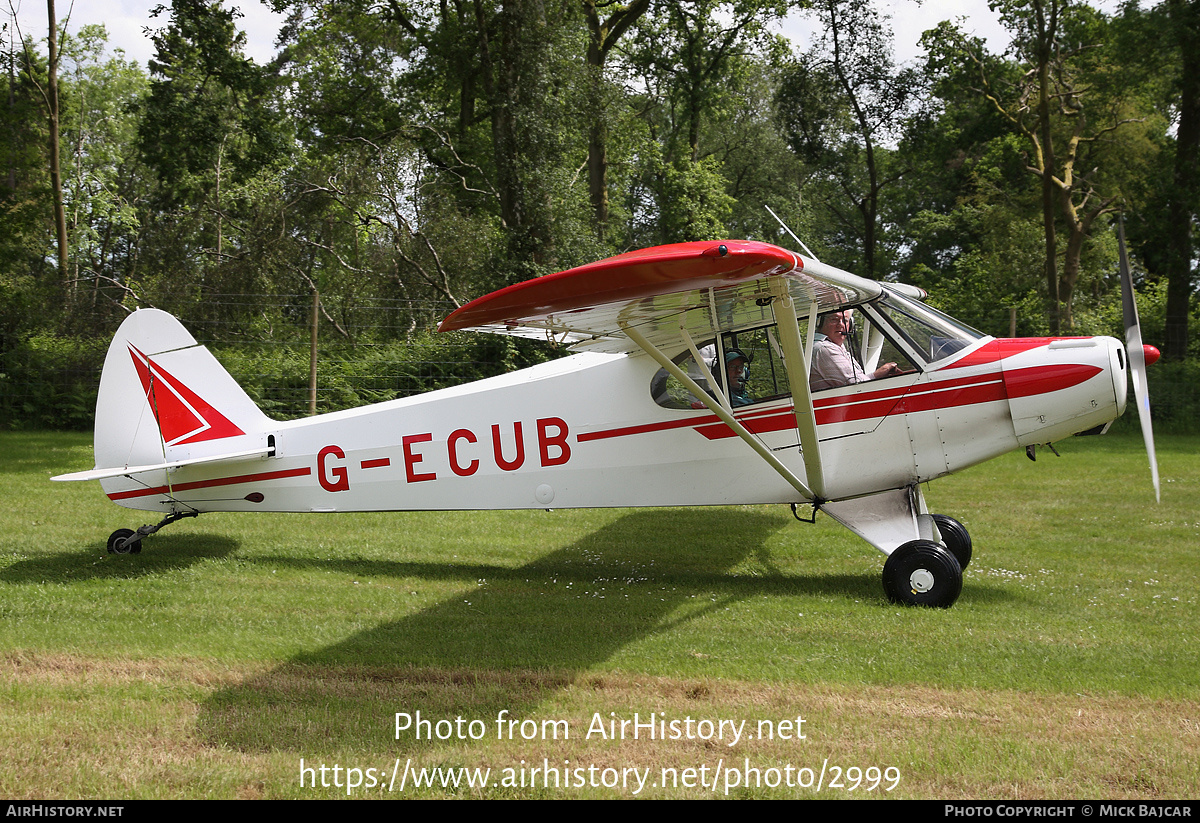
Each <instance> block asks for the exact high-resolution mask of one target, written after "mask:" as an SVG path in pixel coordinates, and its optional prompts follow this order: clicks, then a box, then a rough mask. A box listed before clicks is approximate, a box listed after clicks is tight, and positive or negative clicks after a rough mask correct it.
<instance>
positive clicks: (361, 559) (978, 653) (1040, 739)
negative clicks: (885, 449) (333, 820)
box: [0, 434, 1200, 799]
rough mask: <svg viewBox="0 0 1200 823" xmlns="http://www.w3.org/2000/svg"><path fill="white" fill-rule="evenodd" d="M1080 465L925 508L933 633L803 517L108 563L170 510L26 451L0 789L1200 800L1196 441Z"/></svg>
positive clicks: (989, 474) (554, 520)
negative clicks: (130, 500) (946, 533)
mask: <svg viewBox="0 0 1200 823" xmlns="http://www.w3.org/2000/svg"><path fill="white" fill-rule="evenodd" d="M1059 450H1060V451H1061V452H1062V458H1061V459H1056V458H1054V457H1053V456H1052V455H1049V453H1048V452H1041V453H1040V454H1039V459H1038V460H1037V462H1036V463H1031V462H1029V461H1028V460H1026V459H1025V457H1024V455H1023V454H1013V455H1009V456H1008V457H1005V458H1003V459H1000V460H997V461H993V462H991V463H988V464H985V465H983V466H979V467H976V468H975V469H972V470H970V471H967V472H964V473H963V474H961V475H957V476H955V477H952V478H949V479H947V480H943V481H939V482H938V483H934V484H932V485H931V486H930V487H929V488H928V489H927V491H926V494H927V497H928V499H929V501H930V504H931V506H932V507H933V509H934V510H935V511H942V512H945V513H947V514H952V515H954V516H956V517H958V518H959V519H960V520H962V521H963V522H964V523H965V524H966V525H967V526H968V528H969V529H970V530H971V534H972V536H973V538H974V541H975V559H974V560H973V561H972V564H971V566H970V567H969V568H968V569H967V571H966V574H965V581H964V587H963V594H962V596H961V598H960V599H959V601H958V603H957V604H956V605H955V606H954V607H953V608H952V609H949V610H923V609H908V608H899V607H896V606H892V605H890V604H889V603H888V602H887V601H886V600H885V598H884V596H883V594H882V588H881V584H880V569H881V567H882V561H883V558H882V556H881V555H879V554H878V553H877V552H875V551H874V550H873V549H871V548H870V547H868V546H867V545H866V544H865V543H862V542H861V541H860V540H859V539H858V538H856V537H854V536H853V535H852V534H850V533H849V532H847V531H845V530H844V529H841V528H840V527H839V526H837V525H836V524H835V523H833V522H832V521H831V520H830V519H828V518H825V517H819V518H818V521H817V523H816V525H809V524H802V523H797V522H796V521H795V520H794V519H793V518H792V516H791V513H790V512H788V511H787V510H786V509H785V508H783V507H774V508H761V507H744V508H742V507H731V508H716V509H683V510H604V511H573V512H570V511H556V512H549V513H548V512H492V513H474V514H471V513H454V514H388V515H373V514H366V515H324V516H310V515H219V514H216V515H205V516H204V517H201V518H198V519H197V520H191V521H185V522H182V523H179V524H176V525H174V526H172V527H169V528H168V529H166V530H164V531H163V532H161V533H160V534H158V535H155V536H153V537H151V538H149V539H148V540H147V541H146V548H145V551H144V552H143V553H142V554H140V555H134V556H111V555H108V554H107V553H106V552H105V549H104V541H105V539H106V538H107V536H108V534H109V533H110V532H111V531H112V530H113V529H116V528H119V527H123V526H129V527H135V526H137V525H140V524H141V523H142V522H145V515H144V514H139V513H136V512H130V511H127V510H124V509H120V508H118V507H116V506H114V505H112V504H111V503H109V502H108V501H107V499H106V498H105V497H104V495H103V494H102V493H101V491H100V489H99V485H98V484H95V483H90V484H57V483H50V482H49V481H48V478H49V477H50V475H52V474H57V473H60V472H64V471H70V470H77V469H82V468H87V467H90V466H91V465H92V462H91V452H90V438H89V437H87V436H80V435H67V434H2V435H0V478H2V480H3V484H4V485H3V488H4V489H5V491H6V499H5V506H4V510H3V512H2V513H0V523H2V524H3V531H2V533H3V535H4V537H3V538H2V542H0V655H2V658H0V733H2V738H0V739H2V741H3V742H2V743H0V760H2V762H3V763H4V764H5V766H6V768H4V769H3V770H0V796H2V797H8V798H122V799H123V798H163V797H167V798H174V797H214V798H228V797H245V798H258V797H264V798H309V797H345V796H347V795H349V796H352V797H411V796H426V797H427V796H464V797H480V796H482V797H559V798H561V797H594V796H598V797H630V796H638V797H685V798H690V797H710V796H715V797H725V796H730V797H814V796H815V797H920V798H1077V797H1092V798H1106V799H1118V798H1197V797H1200V638H1198V636H1197V629H1198V628H1200V602H1198V599H1200V567H1198V564H1197V554H1198V552H1197V548H1198V546H1200V457H1198V455H1200V438H1194V437H1190V438H1189V437H1162V438H1160V442H1159V457H1160V463H1161V468H1162V474H1163V480H1164V483H1163V502H1162V503H1161V504H1159V505H1155V504H1154V500H1153V492H1152V491H1151V490H1150V482H1149V477H1148V475H1149V472H1148V469H1147V467H1146V464H1145V455H1144V453H1143V452H1142V447H1141V442H1140V438H1136V437H1134V436H1123V435H1122V436H1111V435H1110V436H1108V437H1105V438H1080V439H1076V440H1072V441H1069V442H1064V443H1062V444H1059ZM417 712H420V718H421V719H422V720H424V721H427V723H428V725H423V726H420V727H416V726H415V724H414V726H413V727H410V728H407V729H404V730H402V731H401V732H399V733H397V731H396V725H397V721H396V715H397V713H401V714H403V715H408V716H409V718H410V720H414V721H415V720H416V713H417ZM635 713H636V715H637V719H638V720H639V721H641V722H642V723H643V724H644V723H646V721H647V719H653V720H654V721H655V722H656V724H665V725H656V726H655V732H656V733H655V735H654V739H647V737H648V734H647V728H646V726H642V727H641V730H640V732H639V735H638V739H636V740H635V739H632V734H633V729H632V727H627V728H626V737H625V739H606V737H607V732H609V730H610V729H613V726H611V725H610V723H611V722H614V721H620V720H628V721H632V720H634V716H635ZM498 717H502V718H503V721H504V722H500V723H498V722H497V718H498ZM458 718H461V722H460V723H455V721H456V719H458ZM798 718H800V719H802V720H803V723H798V722H797V719H798ZM689 719H690V721H691V722H690V723H689V722H688V721H689ZM438 721H442V722H441V723H440V724H439V722H438ZM508 721H515V722H513V723H512V724H511V725H506V723H507V722H508ZM743 721H744V725H740V726H739V724H741V723H743ZM601 725H602V726H603V730H604V732H605V733H606V734H605V735H601V733H600V731H599V728H600V726H601ZM416 728H419V729H420V731H421V735H420V737H422V738H429V737H433V738H434V739H432V740H431V739H417V737H418V735H417V733H416ZM660 730H662V731H665V732H666V735H665V736H666V739H663V735H661V734H659V733H658V732H659V731H660ZM616 731H618V732H619V731H620V726H619V724H618V725H617V726H616ZM589 732H590V734H589ZM739 732H740V737H739V738H738V739H737V740H736V742H735V741H734V740H733V739H731V738H732V736H733V735H735V734H738V733H739ZM768 733H771V734H772V735H773V736H768ZM439 734H440V735H441V736H443V737H446V738H447V739H436V738H437V737H438V736H439ZM473 735H475V736H480V737H481V739H472V736H473ZM564 735H568V737H566V739H564ZM801 735H803V737H801ZM498 738H499V739H498ZM302 764H303V765H302ZM397 764H398V767H397ZM406 764H408V771H407V773H406V772H405V769H406ZM322 766H324V767H325V770H324V771H323V772H322V771H321V767H322ZM335 766H336V767H337V769H336V770H335V769H334V767H335ZM547 767H549V770H547ZM418 768H421V769H433V768H444V769H447V770H449V769H459V768H466V769H490V770H491V771H490V773H489V778H488V785H487V786H485V787H479V786H474V787H468V786H467V785H466V783H465V779H466V773H465V772H454V773H453V774H454V775H455V776H457V777H459V778H460V780H462V785H459V786H458V787H453V786H451V787H447V788H443V787H442V786H441V785H435V786H432V787H430V786H422V787H416V786H414V785H413V779H414V778H413V773H412V769H418ZM304 769H307V770H308V771H304ZM535 769H536V770H538V771H533V770H535ZM856 769H858V770H860V771H856ZM394 770H396V771H397V772H398V773H399V774H402V775H405V777H404V779H405V781H406V783H405V787H404V789H403V790H402V791H401V790H400V788H399V780H400V778H399V777H397V778H396V781H395V782H394V783H393V784H392V786H391V791H388V785H387V784H388V783H389V782H390V781H392V775H393V771H394ZM635 770H636V771H635ZM689 770H690V771H689ZM806 770H811V771H806ZM822 770H824V776H822V777H820V779H819V782H820V788H819V789H818V788H817V783H818V776H819V775H821V773H822ZM552 773H553V776H552ZM425 774H426V775H429V774H431V773H430V772H426V773H425ZM437 774H438V777H444V776H445V775H449V774H451V772H449V771H447V772H439V773H437ZM555 776H556V777H557V778H558V780H559V784H558V787H557V788H555V784H554V782H553V779H554V777H555ZM302 779H303V780H304V781H305V785H301V782H302ZM643 780H644V783H639V781H643ZM714 780H715V783H714ZM313 782H316V783H317V786H316V787H315V788H314V787H313V785H312V784H313ZM355 782H358V783H359V784H360V785H358V786H356V787H354V788H352V789H348V788H347V783H355ZM548 782H549V785H547V783H548ZM734 782H736V783H737V785H735V786H730V785H729V784H731V783H734ZM747 782H748V783H750V785H747ZM322 783H325V784H327V785H324V786H322V785H321V784H322ZM579 783H583V784H585V785H582V786H580V785H577V784H579ZM701 783H703V785H700V784H701ZM772 783H775V784H776V785H774V786H772V785H770V784H772ZM788 783H791V784H792V785H790V786H789V785H787V784H788ZM831 783H832V784H833V785H831ZM839 783H840V784H841V785H838V784H839ZM380 784H382V785H380ZM595 784H600V785H595ZM604 784H610V785H607V786H606V785H604ZM727 788H728V791H727ZM888 789H890V791H888Z"/></svg>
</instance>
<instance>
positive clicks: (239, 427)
mask: <svg viewBox="0 0 1200 823" xmlns="http://www.w3.org/2000/svg"><path fill="white" fill-rule="evenodd" d="M272 425H273V424H272V423H271V420H270V419H269V418H268V417H267V416H266V415H264V414H263V413H262V411H261V410H260V409H259V408H258V406H257V405H255V403H254V401H253V400H251V399H250V397H249V396H248V395H247V394H246V392H245V391H243V390H242V388H241V386H239V385H238V384H237V382H236V381H235V380H234V379H233V377H231V376H230V374H229V372H227V371H226V370H225V368H224V367H223V366H221V364H220V363H219V362H217V359H216V358H215V357H213V355H212V353H211V352H209V351H208V349H207V348H205V347H204V346H202V345H199V344H198V343H197V342H196V340H195V338H193V337H192V335H191V334H189V333H188V331H187V329H185V328H184V327H183V325H182V324H181V323H180V322H179V321H178V320H176V319H175V318H174V317H172V316H171V315H169V314H167V313H166V312H163V311H159V310H158V309H139V310H138V311H135V312H134V313H133V314H131V315H130V316H129V317H127V318H126V319H125V322H123V323H122V324H121V326H120V328H119V329H117V333H116V335H115V336H114V337H113V341H112V343H111V345H110V346H109V348H108V354H107V356H106V357H105V359H104V371H103V372H102V374H101V376H100V391H99V394H98V396H97V398H96V429H95V440H94V446H95V454H96V466H97V468H107V467H119V466H137V465H148V464H154V463H160V462H163V461H165V460H172V459H179V458H188V457H204V456H207V455H212V454H220V453H224V452H230V451H235V450H237V449H242V448H247V444H249V443H251V441H253V442H254V443H257V442H258V441H259V440H261V439H262V436H263V435H262V433H263V432H264V431H265V430H266V429H268V428H269V427H271V426H272Z"/></svg>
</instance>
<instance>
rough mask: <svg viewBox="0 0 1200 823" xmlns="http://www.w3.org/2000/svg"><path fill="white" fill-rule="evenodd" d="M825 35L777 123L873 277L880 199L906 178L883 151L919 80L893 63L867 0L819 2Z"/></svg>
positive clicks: (790, 78) (796, 68)
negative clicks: (823, 188)
mask: <svg viewBox="0 0 1200 823" xmlns="http://www.w3.org/2000/svg"><path fill="white" fill-rule="evenodd" d="M813 13H814V14H815V15H816V16H817V18H818V20H819V21H820V22H821V26H822V31H823V33H822V35H821V38H820V39H819V40H818V41H817V43H816V44H814V46H813V47H812V48H811V49H810V50H809V51H808V52H807V53H805V54H803V55H801V56H800V58H799V59H798V60H796V61H795V62H794V63H793V64H792V66H791V67H790V69H789V70H788V71H787V72H786V74H785V75H784V79H783V82H782V84H781V87H780V91H779V94H778V96H777V105H778V108H779V117H780V120H781V121H782V125H783V129H784V132H785V134H786V135H787V137H788V141H789V143H790V144H791V146H792V148H793V150H795V151H796V152H797V154H799V155H800V156H801V157H802V158H803V159H804V160H805V161H806V162H807V163H809V164H811V165H812V166H813V168H814V169H815V170H816V171H817V172H818V173H819V174H820V175H821V176H822V177H823V178H824V179H825V181H826V182H827V183H828V184H829V185H830V186H831V188H832V190H833V191H832V192H830V193H829V194H826V195H825V197H824V200H825V203H826V206H827V207H828V208H829V210H830V211H831V212H832V213H833V215H834V216H835V219H836V223H837V225H838V226H839V227H840V228H841V230H842V231H844V232H845V233H846V234H847V235H849V236H850V237H851V238H853V239H854V241H855V244H856V246H857V248H858V251H859V253H860V255H861V257H860V260H861V272H862V274H863V275H864V276H866V277H878V276H880V274H881V272H880V271H879V268H880V267H879V264H878V260H877V258H878V246H879V234H880V228H881V226H880V214H881V198H882V197H883V194H884V191H885V189H887V188H888V187H890V186H893V185H894V184H895V183H896V182H897V181H899V180H900V178H901V177H903V175H904V173H905V171H906V168H907V167H906V165H905V164H904V163H902V162H897V161H896V160H897V159H896V158H895V157H894V156H893V155H892V154H891V153H890V152H889V151H888V149H887V144H888V143H894V142H895V140H896V139H897V138H898V137H899V134H900V127H901V126H902V124H903V123H904V121H905V119H906V117H907V115H908V113H909V109H910V107H911V104H912V101H913V100H914V99H915V98H917V97H918V96H919V95H920V94H921V90H922V87H923V83H922V81H921V76H920V75H919V74H918V73H917V71H916V70H915V69H913V68H909V67H897V66H895V64H894V63H893V61H892V55H891V46H890V42H891V34H890V32H889V31H888V29H887V25H886V22H885V20H884V19H883V18H881V17H880V15H879V14H878V12H876V11H875V9H874V8H873V7H872V5H871V4H870V3H869V2H864V0H818V2H815V3H814V5H813Z"/></svg>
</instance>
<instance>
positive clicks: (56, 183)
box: [46, 0, 68, 289]
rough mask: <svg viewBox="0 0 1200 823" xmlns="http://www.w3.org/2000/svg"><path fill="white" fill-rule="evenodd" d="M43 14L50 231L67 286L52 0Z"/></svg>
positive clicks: (65, 233)
mask: <svg viewBox="0 0 1200 823" xmlns="http://www.w3.org/2000/svg"><path fill="white" fill-rule="evenodd" d="M46 14H47V15H48V16H49V18H50V33H49V37H48V38H47V42H48V44H49V58H50V59H49V68H48V70H47V74H48V77H47V81H46V94H47V96H48V98H49V108H50V188H51V190H52V196H53V198H54V233H55V235H56V237H57V239H58V273H59V277H61V278H62V280H63V284H62V285H63V288H64V289H66V288H67V283H66V279H67V277H68V271H67V214H66V211H65V210H64V209H63V189H62V168H61V164H60V162H59V149H58V130H59V126H58V22H57V21H56V20H55V12H54V0H46Z"/></svg>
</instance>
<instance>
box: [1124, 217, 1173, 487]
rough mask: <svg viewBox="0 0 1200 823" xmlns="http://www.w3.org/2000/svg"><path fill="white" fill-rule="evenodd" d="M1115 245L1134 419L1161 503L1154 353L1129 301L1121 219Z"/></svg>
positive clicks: (1129, 281) (1130, 292)
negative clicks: (1153, 417) (1151, 377)
mask: <svg viewBox="0 0 1200 823" xmlns="http://www.w3.org/2000/svg"><path fill="white" fill-rule="evenodd" d="M1117 245H1118V248H1119V250H1120V255H1121V258H1120V260H1121V262H1120V270H1121V310H1122V315H1123V317H1124V320H1125V352H1126V354H1127V355H1128V356H1129V369H1130V372H1131V373H1132V375H1133V399H1134V402H1135V403H1137V410H1138V419H1139V420H1140V421H1141V424H1142V440H1143V441H1145V443H1146V456H1147V457H1149V458H1150V477H1151V478H1152V479H1153V481H1154V499H1155V501H1157V502H1161V501H1162V498H1161V494H1160V491H1159V482H1158V455H1157V453H1156V452H1155V450H1154V429H1153V427H1152V426H1151V424H1150V384H1149V383H1148V382H1147V380H1146V350H1147V349H1150V350H1151V351H1152V352H1153V356H1152V359H1151V362H1153V361H1154V360H1157V359H1158V357H1157V355H1158V351H1157V350H1156V349H1154V347H1153V346H1145V345H1143V343H1142V324H1141V322H1140V321H1139V320H1138V311H1137V302H1136V301H1135V300H1134V298H1133V276H1132V275H1131V274H1130V272H1129V255H1128V254H1127V253H1126V251H1125V219H1124V218H1121V219H1120V220H1119V221H1117Z"/></svg>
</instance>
